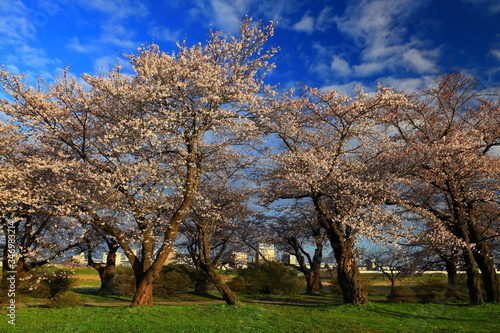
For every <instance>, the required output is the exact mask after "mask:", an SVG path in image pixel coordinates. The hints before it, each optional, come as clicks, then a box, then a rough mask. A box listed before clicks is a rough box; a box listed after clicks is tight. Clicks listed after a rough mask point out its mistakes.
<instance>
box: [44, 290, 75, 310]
mask: <svg viewBox="0 0 500 333" xmlns="http://www.w3.org/2000/svg"><path fill="white" fill-rule="evenodd" d="M81 304H82V299H81V298H80V295H77V294H72V293H66V292H63V293H58V294H57V295H55V296H54V297H53V298H51V299H50V302H49V304H48V306H49V307H50V308H58V309H60V308H68V307H75V306H79V305H81Z"/></svg>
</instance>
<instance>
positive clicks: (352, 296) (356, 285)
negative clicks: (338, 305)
mask: <svg viewBox="0 0 500 333" xmlns="http://www.w3.org/2000/svg"><path fill="white" fill-rule="evenodd" d="M334 254H335V258H336V260H337V264H338V280H339V285H340V288H341V289H342V295H343V297H344V303H348V304H365V303H366V302H367V301H368V299H367V296H366V291H365V289H364V286H363V282H362V280H361V274H360V273H359V269H358V265H357V264H356V259H355V258H354V247H353V244H352V242H351V241H348V240H344V241H343V242H342V243H341V244H338V246H337V247H336V248H334Z"/></svg>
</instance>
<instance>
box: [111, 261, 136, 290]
mask: <svg viewBox="0 0 500 333" xmlns="http://www.w3.org/2000/svg"><path fill="white" fill-rule="evenodd" d="M114 283H115V287H116V290H117V291H118V293H119V294H120V295H134V294H135V275H134V270H133V269H132V267H123V266H118V267H117V268H116V273H115V279H114Z"/></svg>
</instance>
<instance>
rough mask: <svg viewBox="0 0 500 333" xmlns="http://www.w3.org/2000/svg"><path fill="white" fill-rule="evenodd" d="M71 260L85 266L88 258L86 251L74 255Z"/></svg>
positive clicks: (74, 263) (76, 264)
mask: <svg viewBox="0 0 500 333" xmlns="http://www.w3.org/2000/svg"><path fill="white" fill-rule="evenodd" d="M71 262H72V263H73V265H75V266H85V265H86V264H87V260H86V258H85V253H83V252H82V253H80V254H79V255H77V256H72V257H71Z"/></svg>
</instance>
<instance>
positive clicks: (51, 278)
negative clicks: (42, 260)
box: [19, 269, 77, 298]
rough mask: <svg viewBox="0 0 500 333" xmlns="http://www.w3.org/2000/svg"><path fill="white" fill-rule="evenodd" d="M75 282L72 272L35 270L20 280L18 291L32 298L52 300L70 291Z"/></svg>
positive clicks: (65, 270)
mask: <svg viewBox="0 0 500 333" xmlns="http://www.w3.org/2000/svg"><path fill="white" fill-rule="evenodd" d="M76 281H77V279H76V277H75V271H74V270H67V269H55V270H52V269H37V270H33V271H30V272H29V273H27V274H26V275H25V276H24V277H23V278H21V279H20V285H19V291H20V292H21V293H25V294H31V295H32V296H38V297H44V298H53V297H55V296H56V295H57V294H59V293H63V292H65V291H69V290H70V289H72V288H73V287H74V286H75V284H76Z"/></svg>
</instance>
